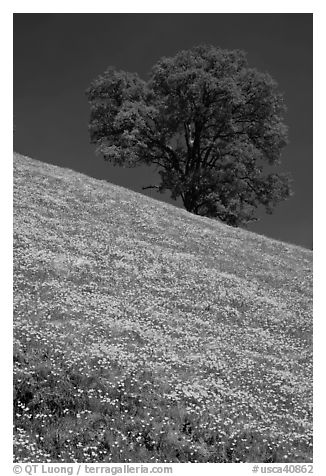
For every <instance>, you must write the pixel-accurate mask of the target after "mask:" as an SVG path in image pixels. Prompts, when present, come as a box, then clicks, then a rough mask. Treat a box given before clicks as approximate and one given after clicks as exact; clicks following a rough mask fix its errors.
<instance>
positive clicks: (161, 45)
mask: <svg viewBox="0 0 326 476" xmlns="http://www.w3.org/2000/svg"><path fill="white" fill-rule="evenodd" d="M312 23H313V22H312V14H222V13H214V14H186V13H182V14H110V13H103V14H74V13H73V14H14V122H15V127H16V132H15V135H14V149H15V150H16V151H17V152H20V153H22V154H25V155H29V156H30V157H33V158H35V159H38V160H42V161H44V162H49V163H53V164H56V165H59V166H63V167H68V168H71V169H74V170H77V171H80V172H83V173H85V174H87V175H91V176H93V177H96V178H99V179H106V180H108V181H110V182H113V183H116V184H119V185H122V186H125V187H128V188H131V189H133V190H136V191H138V192H142V190H141V187H142V186H143V185H149V184H153V183H157V181H156V180H155V179H156V175H155V172H154V171H152V170H151V169H150V168H148V167H141V168H138V169H122V168H118V167H112V166H109V165H108V164H107V163H105V162H104V161H103V159H101V158H100V157H97V156H96V155H95V151H94V147H93V146H92V145H90V144H89V136H88V131H87V125H88V117H89V106H88V103H87V100H86V97H85V94H84V92H85V89H86V88H87V87H88V86H89V84H90V82H91V81H92V80H93V79H94V78H95V77H97V76H98V75H99V74H101V73H103V72H104V70H105V69H106V68H107V67H108V66H110V65H114V66H116V67H117V68H119V69H124V70H126V71H131V72H138V73H139V75H140V76H141V77H143V78H144V79H146V75H147V73H148V72H149V70H150V68H151V66H152V65H153V64H154V63H155V62H156V61H157V60H158V59H159V58H160V57H161V56H172V55H174V54H176V53H177V52H178V51H179V50H180V49H188V48H191V47H193V46H196V45H198V44H202V43H206V44H212V45H215V46H219V47H222V48H227V49H235V48H237V49H243V50H245V51H246V52H247V53H248V62H249V65H250V66H254V67H256V68H257V69H259V70H261V71H267V72H269V73H270V74H271V75H272V76H273V77H274V79H276V80H277V81H278V83H279V87H280V89H281V91H283V92H284V95H285V102H286V104H287V106H288V113H287V116H286V122H287V124H288V126H289V132H290V134H289V137H290V145H289V146H287V148H286V149H285V150H284V152H283V163H282V167H281V169H282V170H286V171H289V172H291V174H292V176H293V179H294V190H295V196H294V197H293V198H292V199H290V200H288V201H287V202H284V203H283V204H281V205H279V206H278V208H277V209H276V210H275V212H274V214H273V215H266V214H264V215H261V220H260V221H259V222H258V223H255V224H252V225H250V226H249V229H251V230H253V231H255V232H258V233H261V234H265V235H267V236H270V237H273V238H277V239H280V240H283V241H287V242H291V243H295V244H299V245H301V246H305V247H308V248H311V246H312V169H313V166H312V164H313V151H312ZM143 193H145V192H143ZM146 194H147V195H150V196H152V197H154V198H157V199H160V200H166V201H169V202H171V203H174V204H175V202H173V201H171V200H170V198H169V196H168V195H159V194H156V193H155V191H151V190H147V191H146Z"/></svg>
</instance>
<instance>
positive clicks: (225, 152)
mask: <svg viewBox="0 0 326 476" xmlns="http://www.w3.org/2000/svg"><path fill="white" fill-rule="evenodd" d="M87 96H88V100H89V102H90V106H91V117H90V124H89V131H90V138H91V142H92V143H94V144H96V148H97V152H99V153H100V154H102V155H103V157H104V158H105V160H108V161H110V162H111V163H113V164H115V165H123V166H130V167H132V166H136V165H138V164H144V163H145V164H149V165H150V164H155V165H156V166H157V167H158V169H159V174H160V177H161V182H160V183H159V184H158V185H150V186H149V187H144V188H156V189H158V190H159V191H160V192H163V191H165V190H170V191H171V196H172V198H173V199H177V198H178V197H181V198H182V201H183V203H184V206H185V208H186V209H187V210H188V211H189V212H192V213H195V214H199V215H205V216H208V217H218V218H220V219H221V220H223V221H225V222H226V223H228V224H230V225H233V226H238V225H241V224H242V225H243V224H245V223H247V222H249V221H252V220H255V219H256V217H255V209H256V208H257V207H258V206H259V205H263V206H264V207H265V209H266V211H267V212H268V213H272V210H273V208H274V206H275V205H276V204H277V203H278V202H280V201H281V200H283V199H286V198H287V197H289V196H290V194H291V190H290V181H289V178H288V176H286V175H282V174H276V173H267V172H266V166H265V165H267V164H269V165H275V164H279V163H280V156H281V150H282V148H283V147H284V146H285V145H286V143H287V128H286V126H285V124H284V122H283V115H284V111H285V106H284V102H283V97H282V95H281V93H280V92H279V91H278V88H277V84H276V82H275V81H274V80H273V79H272V78H271V77H270V76H269V75H268V74H266V73H260V72H258V71H257V70H256V69H253V68H250V67H248V64H247V61H246V56H245V53H244V52H242V51H238V50H235V51H228V50H222V49H218V48H215V47H212V46H198V47H195V48H193V49H191V50H189V51H181V52H180V53H178V54H177V55H176V56H175V57H173V58H162V59H161V60H159V61H158V62H157V63H156V64H155V65H154V67H153V68H152V71H151V73H150V76H149V80H148V81H147V82H146V81H143V80H142V79H140V78H139V76H138V75H137V74H134V73H127V72H124V71H118V70H115V69H114V68H112V67H110V68H109V69H108V70H107V71H106V72H105V73H104V74H103V75H101V76H99V77H98V78H97V79H96V80H95V81H94V82H93V83H92V84H91V86H90V88H89V89H88V90H87Z"/></svg>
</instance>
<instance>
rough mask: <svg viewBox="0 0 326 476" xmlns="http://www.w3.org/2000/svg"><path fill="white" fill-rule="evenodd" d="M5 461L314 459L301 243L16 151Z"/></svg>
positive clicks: (307, 271)
mask: <svg viewBox="0 0 326 476" xmlns="http://www.w3.org/2000/svg"><path fill="white" fill-rule="evenodd" d="M14 180H15V182H14V314H15V315H14V458H15V461H16V462H115V463H117V462H143V463H146V462H227V463H230V462H289V461H290V462H310V461H312V252H311V251H308V250H305V249H302V248H299V247H296V246H293V245H289V244H285V243H281V242H278V241H273V240H270V239H268V238H265V237H263V236H259V235H256V234H254V233H250V232H247V231H244V230H241V229H234V228H231V227H228V226H226V225H224V224H221V223H219V222H217V221H213V220H210V219H206V218H203V217H198V216H195V215H192V214H189V213H187V212H186V211H184V210H181V209H178V208H175V207H173V206H171V205H168V204H165V203H161V202H158V201H156V200H153V199H150V198H148V197H145V196H143V195H140V194H137V193H135V192H132V191H129V190H127V189H124V188H121V187H118V186H115V185H112V184H110V183H107V182H105V181H98V180H95V179H92V178H90V177H86V176H83V175H81V174H78V173H76V172H73V171H70V170H67V169H62V168H59V167H55V166H52V165H48V164H45V163H41V162H38V161H35V160H32V159H30V158H27V157H24V156H21V155H19V154H14Z"/></svg>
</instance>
